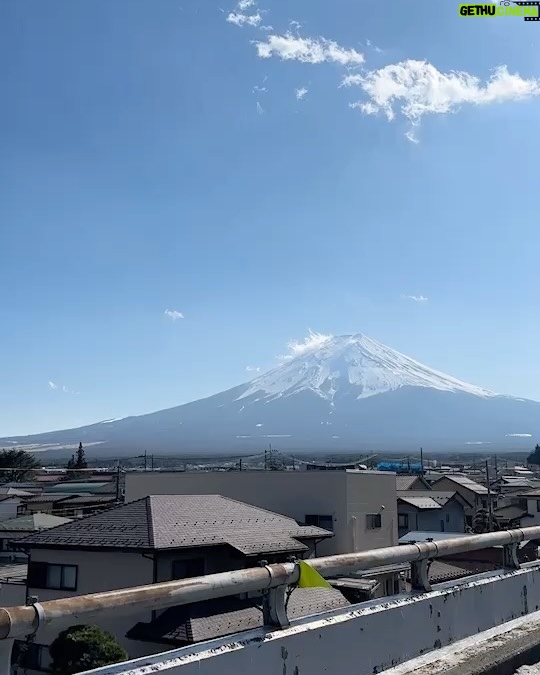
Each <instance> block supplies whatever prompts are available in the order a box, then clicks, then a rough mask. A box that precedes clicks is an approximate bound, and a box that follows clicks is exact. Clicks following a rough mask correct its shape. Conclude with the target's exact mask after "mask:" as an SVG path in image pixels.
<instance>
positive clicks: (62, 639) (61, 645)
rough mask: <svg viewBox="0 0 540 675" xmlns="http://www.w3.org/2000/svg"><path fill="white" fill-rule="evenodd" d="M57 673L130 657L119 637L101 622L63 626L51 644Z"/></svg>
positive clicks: (64, 674)
mask: <svg viewBox="0 0 540 675" xmlns="http://www.w3.org/2000/svg"><path fill="white" fill-rule="evenodd" d="M49 653H50V655H51V670H52V672H53V673H55V675H72V673H80V672H82V671H84V670H91V669H92V668H99V667H100V666H107V665H109V664H110V663H118V662H120V661H126V660H127V659H128V655H127V652H126V651H125V649H123V648H122V647H121V646H120V645H119V644H118V642H117V641H116V638H115V637H114V636H113V635H111V633H108V632H107V631H104V630H103V629H102V628H99V626H85V625H82V624H81V625H77V626H71V627H70V628H68V629H67V630H63V631H62V632H61V633H59V634H58V637H57V638H56V640H54V642H53V643H52V644H51V646H50V647H49Z"/></svg>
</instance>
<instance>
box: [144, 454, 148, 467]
mask: <svg viewBox="0 0 540 675" xmlns="http://www.w3.org/2000/svg"><path fill="white" fill-rule="evenodd" d="M146 466H147V463H146V450H145V451H144V470H145V471H146Z"/></svg>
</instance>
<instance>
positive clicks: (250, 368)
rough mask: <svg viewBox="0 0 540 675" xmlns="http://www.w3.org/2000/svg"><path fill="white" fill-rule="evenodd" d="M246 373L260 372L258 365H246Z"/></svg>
mask: <svg viewBox="0 0 540 675" xmlns="http://www.w3.org/2000/svg"><path fill="white" fill-rule="evenodd" d="M246 372H247V373H260V372H261V369H260V367H259V366H246Z"/></svg>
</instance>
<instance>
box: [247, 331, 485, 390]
mask: <svg viewBox="0 0 540 675" xmlns="http://www.w3.org/2000/svg"><path fill="white" fill-rule="evenodd" d="M298 347H300V348H298V349H296V350H295V351H293V355H292V357H289V358H288V359H287V360H286V361H285V362H284V363H283V364H282V365H280V366H278V367H277V368H274V369H272V370H270V371H268V372H267V373H264V374H263V375H260V376H258V377H256V378H255V379H253V380H251V382H249V383H248V386H247V389H246V390H245V391H244V392H243V393H242V394H241V396H240V397H239V399H243V398H246V397H248V396H252V395H254V394H258V395H259V396H260V394H261V392H262V393H263V395H262V396H260V398H263V399H269V400H272V399H274V398H278V397H281V396H291V395H292V394H296V393H298V392H301V391H312V392H314V393H315V394H317V395H318V396H320V397H321V398H323V399H326V400H328V401H333V400H334V398H335V396H336V395H337V394H338V393H345V392H346V393H347V394H354V396H355V397H356V398H357V399H362V398H368V397H370V396H375V395H377V394H382V393H384V392H387V391H394V390H396V389H400V388H401V387H428V388H432V389H438V390H440V391H447V392H464V393H467V394H473V395H475V396H480V397H483V398H486V397H492V396H496V394H494V393H493V392H490V391H488V390H486V389H482V388H481V387H477V386H475V385H472V384H468V383H466V382H462V381H460V380H458V379H456V378H454V377H451V376H450V375H446V374H444V373H441V372H439V371H437V370H433V369H432V368H429V367H428V366H424V365H423V364H421V363H419V362H418V361H415V360H414V359H411V358H410V357H408V356H405V355H404V354H401V353H400V352H397V351H395V350H394V349H391V348H390V347H387V346H386V345H383V344H382V343H380V342H377V341H376V340H372V339H371V338H369V337H367V336H365V335H362V334H361V333H359V334H357V335H341V336H337V337H331V336H321V335H318V334H313V339H312V340H311V342H310V343H305V344H303V345H299V346H298ZM295 353H297V354H298V355H297V356H295V355H294V354H295Z"/></svg>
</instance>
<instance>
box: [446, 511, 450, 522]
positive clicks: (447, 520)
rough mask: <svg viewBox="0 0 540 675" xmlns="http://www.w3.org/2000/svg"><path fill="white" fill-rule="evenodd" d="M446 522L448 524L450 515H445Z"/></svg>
mask: <svg viewBox="0 0 540 675" xmlns="http://www.w3.org/2000/svg"><path fill="white" fill-rule="evenodd" d="M446 522H447V523H449V522H450V514H449V513H447V514H446Z"/></svg>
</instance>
